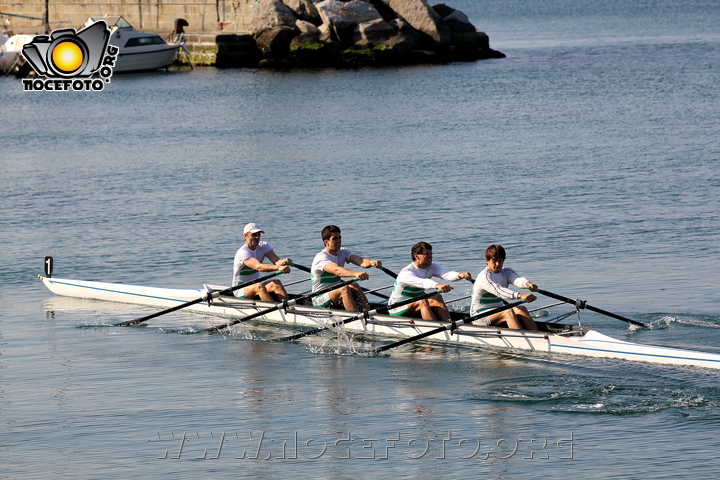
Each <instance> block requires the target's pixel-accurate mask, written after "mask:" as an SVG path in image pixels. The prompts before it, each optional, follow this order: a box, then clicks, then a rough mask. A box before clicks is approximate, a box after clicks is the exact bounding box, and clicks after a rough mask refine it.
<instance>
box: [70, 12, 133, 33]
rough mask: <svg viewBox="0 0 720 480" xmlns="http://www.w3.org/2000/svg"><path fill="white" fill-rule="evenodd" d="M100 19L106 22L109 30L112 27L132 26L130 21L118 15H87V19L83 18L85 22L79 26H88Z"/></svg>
mask: <svg viewBox="0 0 720 480" xmlns="http://www.w3.org/2000/svg"><path fill="white" fill-rule="evenodd" d="M100 20H104V21H105V23H107V25H108V28H110V29H111V30H112V28H113V27H116V28H133V26H132V25H130V23H129V22H128V21H127V20H125V19H124V18H123V17H122V16H120V15H103V16H101V17H89V18H88V19H87V20H85V23H83V24H82V27H81V28H85V27H89V26H90V25H92V24H94V23H95V22H98V21H100Z"/></svg>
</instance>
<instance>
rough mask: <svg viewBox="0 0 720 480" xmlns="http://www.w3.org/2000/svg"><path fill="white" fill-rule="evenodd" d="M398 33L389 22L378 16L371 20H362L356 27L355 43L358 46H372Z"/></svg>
mask: <svg viewBox="0 0 720 480" xmlns="http://www.w3.org/2000/svg"><path fill="white" fill-rule="evenodd" d="M397 34H398V32H397V30H395V29H394V28H393V27H392V26H390V24H389V23H387V22H386V21H385V20H383V19H381V18H378V19H375V20H370V21H369V22H362V23H360V24H358V26H357V27H356V28H355V34H354V38H353V40H354V43H355V45H357V46H358V47H364V48H366V47H372V46H374V45H375V44H378V43H383V42H387V41H388V40H390V39H391V38H393V37H395V36H396V35H397Z"/></svg>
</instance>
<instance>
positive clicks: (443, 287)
mask: <svg viewBox="0 0 720 480" xmlns="http://www.w3.org/2000/svg"><path fill="white" fill-rule="evenodd" d="M435 288H436V289H438V290H440V291H441V292H442V293H448V292H449V291H450V290H452V287H451V286H450V285H447V284H441V283H438V284H437V285H435Z"/></svg>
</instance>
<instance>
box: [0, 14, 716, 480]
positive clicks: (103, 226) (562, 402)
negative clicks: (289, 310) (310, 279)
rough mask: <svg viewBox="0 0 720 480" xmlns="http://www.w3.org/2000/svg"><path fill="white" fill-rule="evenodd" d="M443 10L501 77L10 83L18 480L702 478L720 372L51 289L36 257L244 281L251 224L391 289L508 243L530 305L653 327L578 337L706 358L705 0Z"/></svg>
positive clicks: (710, 43)
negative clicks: (221, 328) (401, 280)
mask: <svg viewBox="0 0 720 480" xmlns="http://www.w3.org/2000/svg"><path fill="white" fill-rule="evenodd" d="M450 6H453V7H455V8H458V9H460V10H462V11H464V12H465V13H466V14H468V16H469V17H470V20H471V21H472V22H473V23H474V24H475V25H477V26H478V27H479V28H480V29H482V30H484V31H486V32H487V33H488V34H489V36H490V40H491V46H492V47H493V48H495V49H497V50H499V51H502V52H503V53H505V54H506V55H507V58H505V59H494V60H487V61H481V62H475V63H462V64H450V65H444V66H418V67H403V68H383V69H361V70H346V71H338V70H319V71H316V70H306V71H296V72H274V71H262V70H215V69H195V70H192V71H182V72H176V73H167V72H159V73H154V74H142V75H139V74H138V75H117V76H114V77H113V78H112V82H111V83H110V84H109V85H107V86H106V88H105V90H104V91H103V92H101V93H92V92H89V93H88V92H83V93H81V92H75V93H74V92H45V93H42V92H23V91H22V87H21V84H20V82H19V81H17V80H16V79H13V78H0V105H2V117H3V119H4V127H3V129H2V131H1V132H0V169H1V173H2V175H0V192H1V193H0V198H1V201H2V203H1V204H0V260H1V262H0V264H1V267H0V297H1V298H2V305H3V307H2V308H1V309H0V465H2V475H1V476H2V477H3V478H103V479H105V478H118V479H128V478H148V477H169V476H173V477H174V478H188V479H189V478H308V477H311V476H312V477H313V478H333V479H336V478H386V477H390V476H393V477H398V478H433V479H435V478H476V477H478V476H483V477H488V478H498V479H516V478H537V477H538V476H541V477H549V476H559V475H564V476H567V474H568V472H572V475H573V476H574V477H576V478H653V479H661V478H679V477H682V476H684V475H687V474H692V475H693V477H694V478H707V479H715V478H717V474H718V472H719V471H720V462H718V460H717V458H716V455H715V452H716V450H717V449H718V447H720V442H719V441H718V439H717V426H718V422H720V408H719V407H720V405H719V404H718V400H717V399H718V397H719V394H720V391H719V390H718V374H717V373H716V372H715V371H709V370H704V369H698V368H682V367H669V366H658V365H649V364H642V363H631V362H622V361H611V360H603V359H586V358H582V357H575V356H565V355H552V356H551V355H546V354H541V353H527V352H503V351H496V350H487V351H485V350H483V351H477V350H472V349H468V348H449V347H443V346H437V345H429V344H416V345H406V346H403V347H401V348H398V349H397V350H391V351H389V352H388V353H387V354H386V355H381V356H367V355H365V352H367V351H368V350H369V349H371V348H372V347H373V346H378V345H380V344H383V343H385V342H387V341H389V339H380V340H373V339H369V338H362V337H353V336H347V335H344V334H340V335H338V334H337V333H333V334H332V335H331V334H326V335H324V336H321V337H317V338H316V337H308V338H307V339H304V340H302V341H300V342H297V343H280V344H278V343H271V342H269V341H268V340H270V339H272V338H277V337H281V336H284V335H287V334H288V331H287V330H282V329H278V328H275V327H269V326H262V325H257V324H254V325H242V326H239V327H238V328H237V329H236V330H235V331H234V332H233V333H232V334H224V335H220V334H214V335H204V334H202V335H200V334H192V333H191V332H192V331H193V330H196V329H199V328H201V327H202V326H203V325H204V324H206V322H207V321H208V318H207V317H204V316H202V315H191V314H186V313H183V312H177V313H174V314H171V315H166V316H163V317H159V318H157V319H155V320H152V321H150V322H148V323H147V325H146V326H144V327H137V328H112V327H108V326H107V325H109V324H112V323H117V322H119V321H123V320H129V319H132V318H135V317H137V316H140V315H144V314H148V313H151V312H152V311H154V310H153V309H148V308H143V307H137V306H129V305H121V304H113V303H108V302H95V301H86V300H79V299H68V298H62V297H56V296H54V295H52V294H51V293H49V292H48V291H47V290H46V289H45V288H44V287H43V286H42V284H41V283H40V282H39V281H38V280H37V278H36V276H37V274H39V273H42V265H43V259H44V257H45V256H46V255H51V256H53V257H54V259H55V273H54V274H55V276H58V277H66V278H77V279H84V280H100V281H116V282H124V283H135V284H141V285H157V286H167V287H179V288H198V287H200V286H201V284H203V283H210V284H221V285H222V284H228V282H229V281H230V279H231V270H232V267H231V264H232V258H233V255H234V252H235V250H236V249H237V248H238V247H239V246H240V245H241V244H242V240H243V239H242V227H243V226H244V225H245V224H246V223H248V222H257V223H258V224H259V225H260V226H261V227H262V228H263V229H264V230H265V232H266V233H265V234H264V236H263V238H264V240H267V241H269V242H270V243H271V244H272V245H273V247H274V248H275V251H276V252H277V253H278V254H279V255H281V256H282V257H285V256H289V257H291V258H292V259H293V260H294V261H295V262H296V263H299V264H301V265H309V264H310V262H311V261H312V258H313V256H314V254H315V253H317V252H318V251H319V250H320V249H322V247H323V245H322V242H321V239H320V230H321V229H322V228H323V227H324V226H325V225H327V224H337V225H339V226H341V228H342V229H343V242H344V245H345V246H347V247H348V248H350V249H352V250H353V251H355V252H357V253H359V254H361V255H363V256H367V257H371V258H377V259H380V260H382V261H383V263H384V265H385V266H386V267H388V268H390V269H391V270H394V271H399V270H400V269H401V268H403V267H404V266H405V265H407V264H408V263H409V262H410V247H411V246H412V245H413V244H414V243H415V242H418V241H421V240H422V241H427V242H429V243H431V244H432V245H433V247H434V254H435V261H436V262H437V263H439V264H440V265H442V266H444V267H446V268H448V269H454V270H458V271H470V272H471V273H472V274H473V275H477V273H478V272H479V271H480V270H481V269H482V268H483V266H484V262H483V252H484V250H485V248H486V247H487V246H488V245H490V244H491V243H501V244H503V245H504V246H505V247H506V250H507V252H508V260H507V262H506V264H507V266H511V267H513V268H515V269H516V270H518V271H519V272H520V273H521V274H523V275H525V276H527V277H528V278H530V279H531V280H532V281H534V282H536V283H538V284H539V285H540V286H541V288H544V289H546V290H549V291H552V292H555V293H558V294H561V295H564V296H568V297H571V298H582V299H585V300H587V301H588V303H589V304H591V305H593V306H596V307H599V308H603V309H605V310H608V311H611V312H614V313H617V314H620V315H623V316H628V317H631V318H635V319H638V320H641V321H643V322H648V323H652V325H653V328H652V329H641V330H633V329H630V328H628V325H627V324H625V323H623V322H619V321H617V320H613V319H611V318H607V317H602V316H600V315H596V314H592V313H587V312H583V313H582V314H581V318H580V321H581V322H582V323H583V324H584V325H588V326H591V327H593V328H596V329H597V330H599V331H601V332H603V333H606V334H609V335H612V336H614V337H616V338H621V339H624V340H629V341H633V342H638V343H653V344H663V345H675V346H681V347H683V348H696V349H701V350H705V351H711V352H716V353H717V352H719V351H720V331H719V328H720V307H718V305H719V303H718V302H719V301H720V294H718V288H717V284H718V280H719V278H718V274H717V272H718V270H720V234H719V232H718V225H720V222H719V218H718V211H720V195H719V194H718V193H719V192H720V169H719V168H718V160H719V157H720V142H719V141H718V138H719V135H718V133H720V132H719V131H718V130H719V128H718V122H717V112H718V107H719V106H720V105H719V103H720V101H719V99H720V95H719V94H718V91H717V85H718V84H720V67H718V65H720V34H719V33H718V32H717V28H716V27H717V25H718V20H720V18H718V17H720V13H719V12H718V10H717V8H716V5H715V4H714V3H713V2H709V1H702V0H700V1H693V2H682V3H678V2H670V1H666V0H660V1H656V2H649V1H648V2H642V1H640V2H616V1H611V2H567V1H562V0H548V1H544V2H519V1H511V2H499V1H489V2H471V1H469V0H458V1H457V2H455V3H450ZM369 273H370V277H371V278H370V280H368V281H367V282H366V283H367V286H368V287H370V288H379V287H382V286H386V285H389V284H390V283H391V282H392V279H391V278H390V277H388V276H387V275H385V274H384V273H382V272H380V271H377V270H370V271H369ZM303 278H304V274H303V273H301V272H297V271H295V272H293V273H292V274H291V275H290V276H288V277H287V279H286V282H290V281H295V280H301V279H303ZM306 285H307V284H302V283H300V284H297V285H296V286H293V287H291V289H292V291H294V292H301V291H303V290H304V289H306V288H307V287H306ZM454 286H455V289H454V290H453V292H451V293H450V294H447V295H446V298H447V299H448V300H451V299H454V298H459V297H462V296H464V295H467V294H469V291H470V285H469V284H468V283H464V282H463V283H456V284H454ZM547 303H548V302H547V301H546V300H545V299H541V300H539V301H538V302H537V304H538V305H542V304H547ZM468 304H469V301H468V300H463V301H460V302H456V303H454V304H453V305H454V307H455V308H457V309H459V310H462V309H467V307H468ZM572 320H573V321H576V320H577V319H572ZM373 341H374V342H375V343H373Z"/></svg>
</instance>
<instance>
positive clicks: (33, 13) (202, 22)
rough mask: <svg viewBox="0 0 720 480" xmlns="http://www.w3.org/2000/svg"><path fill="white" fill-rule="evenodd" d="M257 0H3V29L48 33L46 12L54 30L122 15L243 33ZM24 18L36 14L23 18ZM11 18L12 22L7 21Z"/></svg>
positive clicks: (139, 21)
mask: <svg viewBox="0 0 720 480" xmlns="http://www.w3.org/2000/svg"><path fill="white" fill-rule="evenodd" d="M254 3H255V1H254V0H96V1H93V2H88V1H87V0H0V12H1V13H4V14H12V15H20V16H19V17H14V16H9V15H0V17H1V20H2V22H3V26H2V27H0V28H3V29H6V30H11V31H13V32H14V33H44V22H43V19H44V18H45V12H46V10H47V17H48V20H49V22H50V29H51V30H55V29H57V28H62V27H73V28H78V27H80V25H82V23H83V22H84V21H85V20H86V19H87V18H88V17H91V16H102V15H105V14H109V15H122V16H123V17H125V19H126V20H127V21H128V22H130V24H131V25H132V26H133V27H135V28H137V29H138V30H142V31H148V32H158V33H170V32H171V31H172V29H173V26H174V23H175V19H176V18H184V19H185V20H187V22H188V23H189V25H190V26H189V27H187V28H186V31H187V32H195V33H206V32H221V33H240V32H245V31H246V30H247V25H248V24H249V22H250V12H251V9H252V6H253V5H254ZM23 17H34V18H35V19H31V18H23ZM8 20H9V23H8V24H6V22H7V21H8Z"/></svg>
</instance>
